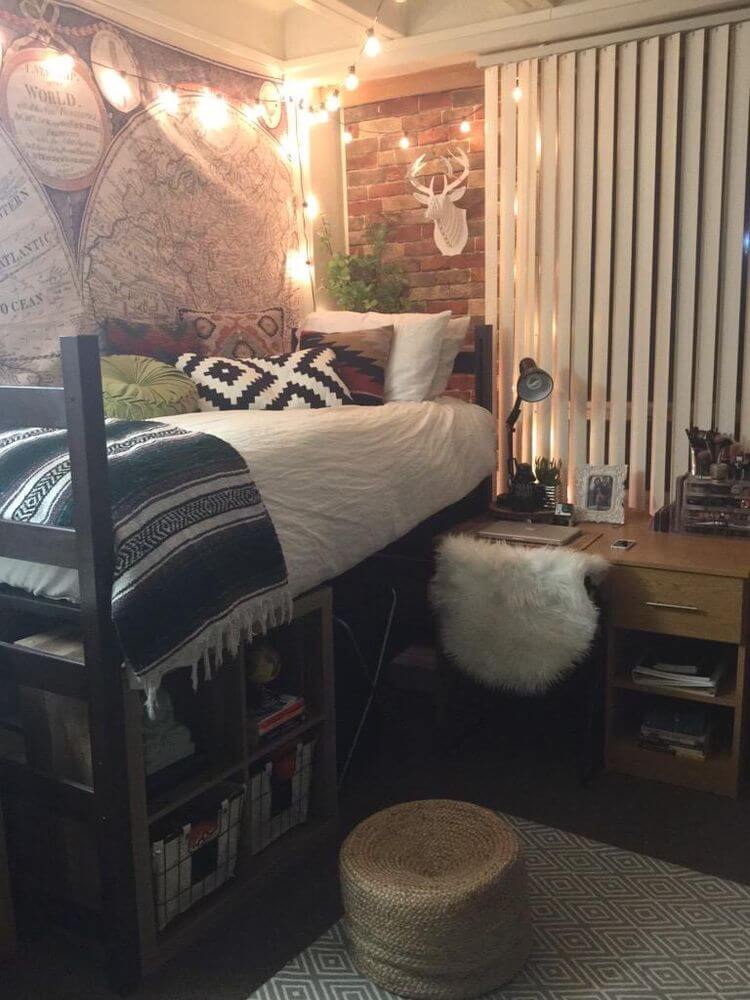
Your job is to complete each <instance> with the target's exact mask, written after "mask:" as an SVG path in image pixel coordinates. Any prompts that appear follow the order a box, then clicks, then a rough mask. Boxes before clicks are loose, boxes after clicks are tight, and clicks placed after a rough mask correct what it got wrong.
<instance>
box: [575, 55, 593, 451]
mask: <svg viewBox="0 0 750 1000" xmlns="http://www.w3.org/2000/svg"><path fill="white" fill-rule="evenodd" d="M577 60H578V78H577V81H576V90H577V94H576V162H575V218H574V227H575V243H574V259H573V330H572V339H573V344H572V370H571V387H570V462H571V464H572V465H573V466H574V467H575V466H578V465H584V464H585V463H586V455H587V426H586V415H587V409H588V398H589V397H588V381H589V337H590V333H591V243H592V222H593V203H594V123H595V121H596V52H595V51H594V50H592V49H587V50H585V51H584V52H580V53H578V54H577Z"/></svg>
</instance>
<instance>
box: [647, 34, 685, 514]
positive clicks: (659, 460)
mask: <svg viewBox="0 0 750 1000" xmlns="http://www.w3.org/2000/svg"><path fill="white" fill-rule="evenodd" d="M663 44H664V60H663V64H664V70H663V76H662V113H661V152H660V156H661V163H660V167H659V178H660V179H659V222H658V237H657V245H658V258H657V272H656V318H655V323H654V399H653V405H652V417H651V469H652V472H651V491H650V503H651V512H652V513H653V512H654V511H656V510H658V509H659V507H661V506H662V505H663V504H664V500H665V492H664V485H665V484H664V480H665V468H666V461H667V434H668V430H669V427H668V406H669V363H670V352H671V346H672V292H673V270H674V235H675V197H676V190H677V187H676V185H677V139H678V127H677V126H678V113H679V108H678V101H679V97H680V36H679V35H669V36H668V37H667V38H665V39H664V43H663Z"/></svg>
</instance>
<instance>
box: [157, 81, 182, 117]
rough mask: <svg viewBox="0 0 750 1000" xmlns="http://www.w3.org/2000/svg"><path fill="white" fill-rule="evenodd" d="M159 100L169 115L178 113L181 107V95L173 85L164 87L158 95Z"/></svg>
mask: <svg viewBox="0 0 750 1000" xmlns="http://www.w3.org/2000/svg"><path fill="white" fill-rule="evenodd" d="M156 99H157V101H158V102H159V104H160V106H161V107H162V109H163V110H164V111H166V112H167V114H168V115H176V114H177V112H178V110H179V108H180V95H179V94H178V93H177V91H176V90H172V88H171V87H164V89H163V90H160V91H159V93H158V95H157V98H156Z"/></svg>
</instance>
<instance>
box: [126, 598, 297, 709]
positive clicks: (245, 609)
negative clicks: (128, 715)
mask: <svg viewBox="0 0 750 1000" xmlns="http://www.w3.org/2000/svg"><path fill="white" fill-rule="evenodd" d="M293 609H294V601H293V600H292V597H291V595H290V593H289V589H288V587H285V588H284V590H283V592H282V593H278V592H276V593H275V594H273V596H271V597H269V596H262V597H257V598H251V599H250V600H248V601H247V602H246V603H245V604H243V605H242V606H241V607H240V608H235V609H234V611H232V612H231V614H229V615H228V616H227V617H226V618H224V619H222V620H221V621H218V622H214V623H213V624H212V625H209V626H208V627H207V628H205V629H202V630H201V632H200V634H199V635H198V636H197V637H196V638H195V639H194V640H193V641H192V642H190V643H188V644H187V646H186V647H183V649H182V650H180V652H179V653H178V654H176V655H175V656H171V657H170V658H169V659H168V660H166V661H165V662H163V663H160V664H159V665H158V666H157V667H154V668H153V669H152V670H150V671H149V672H148V676H147V677H139V676H138V675H137V674H136V673H135V672H134V671H133V669H132V668H131V667H129V666H128V667H127V670H128V681H129V684H130V687H131V688H134V689H137V690H141V691H144V692H145V695H146V712H147V713H148V717H149V719H151V720H153V719H154V718H155V713H156V707H157V705H158V698H157V696H158V692H159V688H160V687H161V682H162V679H163V678H164V677H165V676H166V675H167V674H169V673H172V672H173V671H174V670H181V669H186V668H189V669H190V676H191V681H192V684H193V690H194V691H197V690H198V684H199V678H200V674H201V670H202V671H203V680H204V682H205V681H210V680H211V678H212V677H213V676H214V675H215V673H216V671H217V670H218V669H219V668H220V667H221V665H222V663H223V661H224V657H225V655H226V653H229V654H230V656H236V655H237V653H238V651H239V648H240V645H241V644H242V643H243V642H252V640H253V639H255V638H256V637H257V636H260V635H265V634H266V633H267V632H268V631H269V629H272V628H276V627H278V626H279V625H287V624H288V623H289V622H290V621H291V620H292V612H293Z"/></svg>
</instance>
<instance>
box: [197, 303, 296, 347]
mask: <svg viewBox="0 0 750 1000" xmlns="http://www.w3.org/2000/svg"><path fill="white" fill-rule="evenodd" d="M179 316H180V325H181V326H184V328H185V331H186V333H187V334H188V336H189V337H191V338H193V339H195V340H196V341H197V343H198V348H197V353H199V354H200V355H202V356H203V357H204V358H215V357H224V358H268V357H271V356H272V355H275V354H283V353H284V352H285V351H287V350H288V349H289V347H290V346H291V345H290V343H289V341H288V340H287V338H286V336H285V332H284V310H283V309H281V308H273V309H260V310H257V311H256V312H225V311H224V310H220V309H180V311H179Z"/></svg>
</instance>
